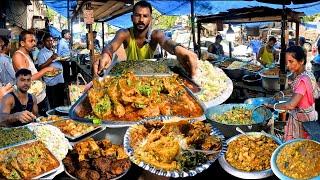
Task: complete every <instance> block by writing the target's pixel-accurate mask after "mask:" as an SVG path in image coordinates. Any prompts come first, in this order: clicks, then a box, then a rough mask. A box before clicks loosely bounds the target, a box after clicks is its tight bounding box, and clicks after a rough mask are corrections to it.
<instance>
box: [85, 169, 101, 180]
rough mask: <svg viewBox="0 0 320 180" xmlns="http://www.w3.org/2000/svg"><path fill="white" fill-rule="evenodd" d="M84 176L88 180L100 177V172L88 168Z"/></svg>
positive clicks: (95, 179) (96, 179)
mask: <svg viewBox="0 0 320 180" xmlns="http://www.w3.org/2000/svg"><path fill="white" fill-rule="evenodd" d="M86 176H87V179H89V180H98V179H100V174H99V173H98V171H95V170H88V171H87V175H86Z"/></svg>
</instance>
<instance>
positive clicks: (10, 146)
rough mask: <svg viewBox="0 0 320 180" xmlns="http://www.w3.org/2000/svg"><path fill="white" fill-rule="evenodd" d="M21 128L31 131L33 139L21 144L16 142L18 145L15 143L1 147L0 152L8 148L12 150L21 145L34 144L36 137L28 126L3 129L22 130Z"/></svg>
mask: <svg viewBox="0 0 320 180" xmlns="http://www.w3.org/2000/svg"><path fill="white" fill-rule="evenodd" d="M20 128H26V129H27V130H29V132H30V133H31V134H32V136H33V137H32V139H29V140H26V141H20V142H16V143H13V144H9V145H7V146H4V147H0V150H4V149H8V148H12V147H15V146H20V145H23V144H28V143H31V142H34V141H36V138H37V137H36V135H35V134H34V133H33V131H32V130H31V129H30V128H29V127H28V126H27V125H25V126H20V127H12V128H3V129H20Z"/></svg>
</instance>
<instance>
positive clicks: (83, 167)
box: [79, 161, 90, 169]
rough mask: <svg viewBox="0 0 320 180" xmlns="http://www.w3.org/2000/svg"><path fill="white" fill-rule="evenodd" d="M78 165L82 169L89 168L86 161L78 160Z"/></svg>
mask: <svg viewBox="0 0 320 180" xmlns="http://www.w3.org/2000/svg"><path fill="white" fill-rule="evenodd" d="M79 167H80V168H82V169H90V164H89V162H87V161H80V162H79Z"/></svg>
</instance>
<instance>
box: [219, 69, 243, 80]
mask: <svg viewBox="0 0 320 180" xmlns="http://www.w3.org/2000/svg"><path fill="white" fill-rule="evenodd" d="M223 71H224V72H225V73H226V74H227V76H228V77H229V78H231V79H236V80H241V78H242V77H243V75H244V70H243V69H242V68H239V69H228V68H223Z"/></svg>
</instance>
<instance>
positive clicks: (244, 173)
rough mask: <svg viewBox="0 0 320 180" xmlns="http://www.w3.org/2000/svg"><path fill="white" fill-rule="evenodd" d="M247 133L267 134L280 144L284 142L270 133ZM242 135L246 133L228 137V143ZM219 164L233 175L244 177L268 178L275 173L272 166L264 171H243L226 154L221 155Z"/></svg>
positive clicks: (250, 133) (255, 133)
mask: <svg viewBox="0 0 320 180" xmlns="http://www.w3.org/2000/svg"><path fill="white" fill-rule="evenodd" d="M247 134H248V135H263V136H267V137H270V138H272V139H273V140H274V141H275V142H276V143H277V144H279V145H280V144H282V141H281V140H280V139H278V138H276V137H275V136H272V135H270V134H266V133H261V132H249V133H247ZM241 136H244V135H243V134H238V135H236V136H234V137H232V138H230V139H228V140H227V144H229V143H230V142H232V141H234V140H236V139H237V138H239V137H241ZM239 148H240V147H239ZM219 164H220V165H221V167H222V168H223V169H224V170H225V171H226V172H228V173H229V174H231V175H233V176H235V177H238V178H242V179H262V178H266V177H269V176H272V175H273V172H272V170H271V168H270V169H266V170H263V171H252V172H247V171H242V170H239V169H236V168H234V167H233V166H231V165H230V164H229V163H228V162H227V161H226V159H225V155H223V156H220V157H219Z"/></svg>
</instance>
